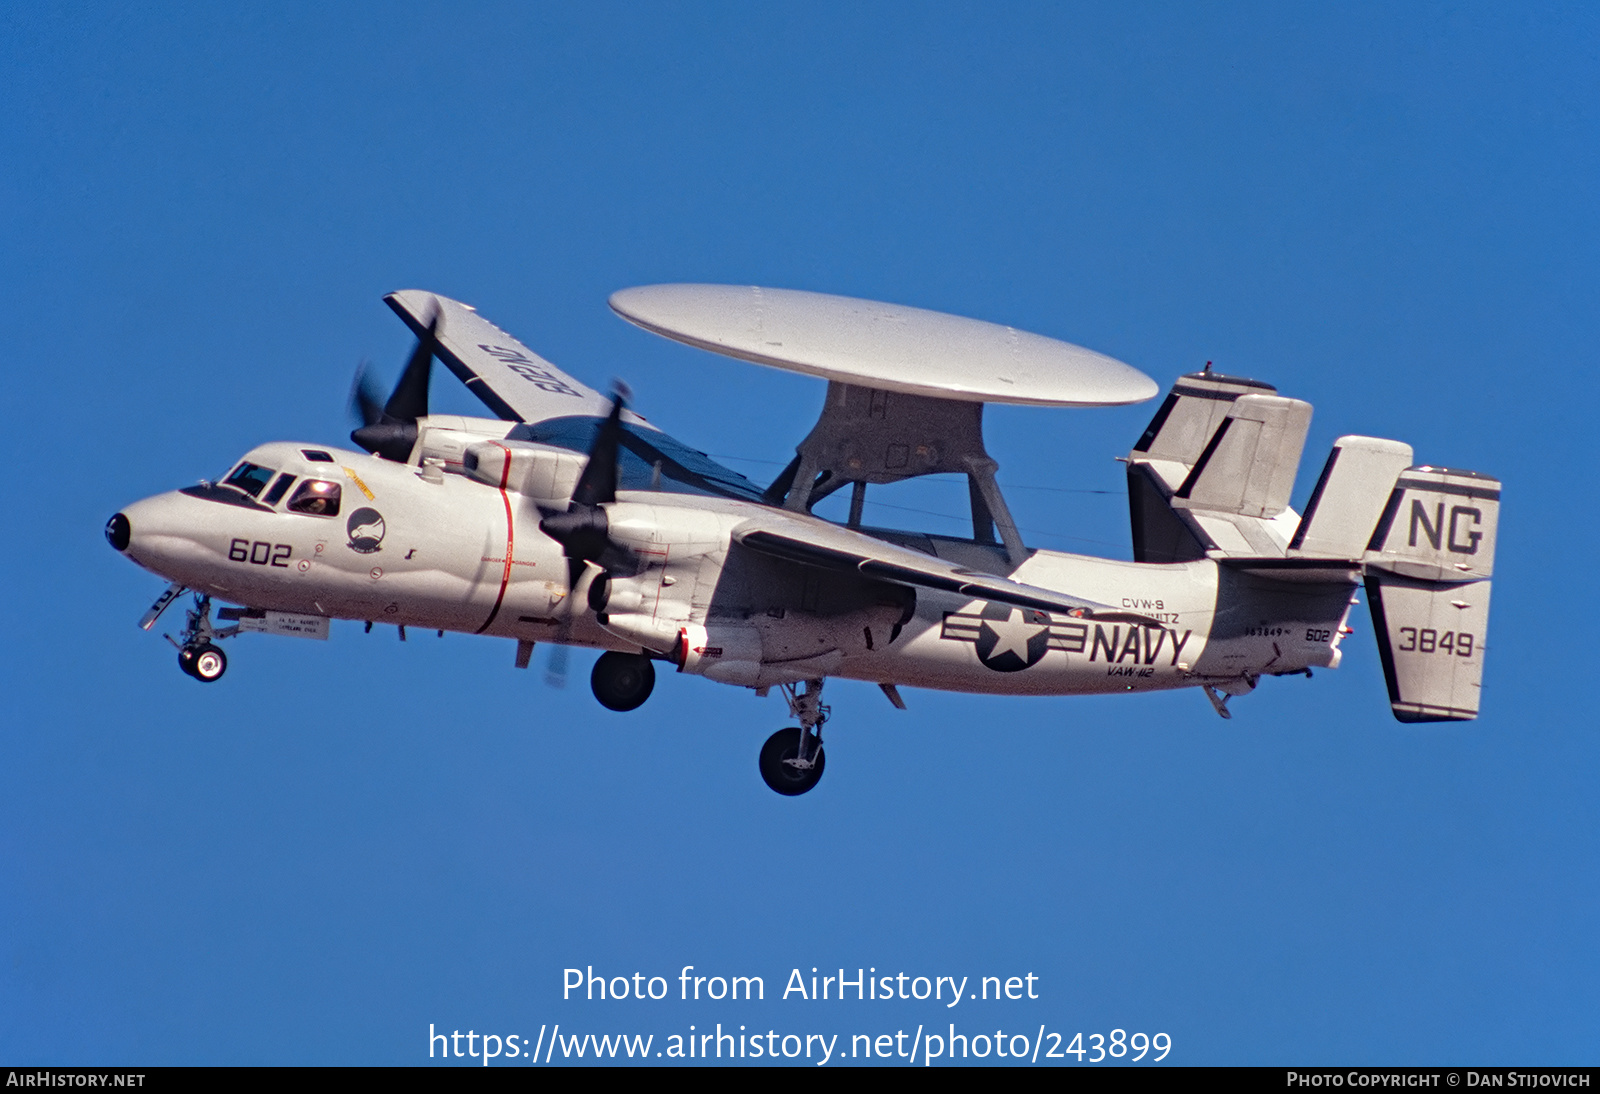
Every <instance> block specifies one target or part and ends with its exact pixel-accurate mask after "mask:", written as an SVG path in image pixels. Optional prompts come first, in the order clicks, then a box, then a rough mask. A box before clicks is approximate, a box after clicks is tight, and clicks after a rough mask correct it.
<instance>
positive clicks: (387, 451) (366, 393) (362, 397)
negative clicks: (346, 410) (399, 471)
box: [350, 308, 439, 463]
mask: <svg viewBox="0 0 1600 1094" xmlns="http://www.w3.org/2000/svg"><path fill="white" fill-rule="evenodd" d="M438 332H439V310H438V308H434V309H433V312H432V314H431V315H430V316H429V317H428V326H427V329H426V330H425V331H424V332H423V333H422V336H421V337H419V338H418V339H417V348H416V349H414V350H412V351H411V360H409V361H407V362H406V368H405V371H404V372H402V373H401V374H400V382H399V383H397V384H395V386H394V391H393V392H391V393H390V395H389V400H388V402H386V403H383V404H382V405H380V404H379V403H378V394H377V390H376V381H375V380H374V379H373V377H372V372H371V369H370V367H369V366H368V365H367V363H366V362H362V364H361V367H360V368H358V369H356V378H355V383H354V384H353V385H352V386H351V389H350V410H351V413H352V414H353V415H354V416H356V417H357V418H359V419H360V421H361V426H360V427H359V428H358V429H356V430H355V431H353V432H352V433H351V434H350V439H351V440H352V441H354V442H356V444H358V445H360V446H361V447H362V448H364V449H366V450H367V451H368V452H372V453H375V454H376V455H379V456H382V457H383V458H384V459H386V460H393V461H394V462H395V463H405V462H406V460H408V459H409V458H410V457H411V450H412V449H413V448H414V447H416V443H417V419H419V418H425V417H427V414H428V380H429V377H430V374H431V372H432V371H433V358H434V355H435V354H436V353H437V352H438V347H439V339H438Z"/></svg>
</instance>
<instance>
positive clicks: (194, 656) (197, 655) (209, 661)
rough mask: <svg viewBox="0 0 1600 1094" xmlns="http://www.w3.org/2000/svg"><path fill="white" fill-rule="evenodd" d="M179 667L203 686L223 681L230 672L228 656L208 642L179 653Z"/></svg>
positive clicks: (189, 647)
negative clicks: (224, 675) (226, 673)
mask: <svg viewBox="0 0 1600 1094" xmlns="http://www.w3.org/2000/svg"><path fill="white" fill-rule="evenodd" d="M178 667H179V668H180V669H182V670H183V671H184V672H186V673H188V674H189V675H190V676H193V677H194V678H195V679H196V680H199V681H200V682H201V683H203V684H209V683H212V682H213V681H216V680H220V679H222V674H223V673H225V672H227V671H228V655H227V654H225V653H223V652H222V650H221V649H219V648H217V647H216V646H213V645H212V644H211V643H209V642H206V643H203V644H202V645H199V646H185V647H183V649H181V650H179V651H178Z"/></svg>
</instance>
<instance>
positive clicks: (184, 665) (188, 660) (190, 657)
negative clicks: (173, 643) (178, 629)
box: [178, 646, 200, 676]
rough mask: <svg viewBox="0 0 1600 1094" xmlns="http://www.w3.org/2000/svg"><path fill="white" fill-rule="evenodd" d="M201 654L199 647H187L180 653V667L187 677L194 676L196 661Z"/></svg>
mask: <svg viewBox="0 0 1600 1094" xmlns="http://www.w3.org/2000/svg"><path fill="white" fill-rule="evenodd" d="M199 652H200V649H199V647H198V646H185V647H183V648H182V649H181V650H179V651H178V667H179V668H180V669H182V670H183V671H184V674H185V675H187V676H193V675H194V659H195V657H196V655H198V654H199Z"/></svg>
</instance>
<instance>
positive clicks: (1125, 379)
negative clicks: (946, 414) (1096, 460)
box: [611, 285, 1157, 406]
mask: <svg viewBox="0 0 1600 1094" xmlns="http://www.w3.org/2000/svg"><path fill="white" fill-rule="evenodd" d="M611 308H612V310H613V311H615V312H616V313H617V314H618V315H620V316H622V318H624V319H626V320H628V321H629V322H630V323H633V324H635V325H637V326H640V327H643V328H644V329H645V330H648V331H651V332H652V333H655V334H659V335H661V336H663V337H665V338H671V339H673V340H674V341H678V342H683V343H686V344H687V345H691V346H696V347H698V348H700V349H705V350H710V351H711V352H712V353H720V354H723V355H724V356H728V357H736V358H739V359H740V360H744V361H752V362H755V363H756V364H761V365H771V366H773V367H775V368H782V369H789V370H791V371H794V372H804V373H809V374H811V375H813V376H822V377H825V378H827V379H829V380H838V381H840V382H842V383H847V384H859V385H862V386H865V387H874V388H882V389H885V390H888V391H902V392H906V393H909V394H913V395H928V396H934V397H937V398H945V399H960V400H963V401H968V402H981V403H1020V404H1026V405H1033V406H1120V405H1123V404H1127V403H1139V402H1143V401H1144V400H1146V399H1149V398H1151V397H1152V396H1153V395H1155V394H1156V390H1157V388H1156V384H1155V381H1153V380H1151V379H1150V377H1148V376H1146V375H1145V374H1144V373H1142V372H1140V371H1139V370H1138V369H1135V368H1133V367H1131V366H1129V365H1125V364H1123V363H1122V362H1121V361H1117V360H1115V359H1113V358H1110V357H1107V356H1105V355H1104V354H1101V353H1096V352H1094V351H1093V350H1089V349H1084V348H1083V347H1082V346H1075V345H1072V344H1071V343H1069V342H1060V341H1057V340H1056V339H1054V338H1045V337H1043V336H1041V335H1037V334H1029V333H1028V332H1026V331H1020V330H1017V329H1015V328H1014V327H1005V326H1001V325H999V324H997V323H985V322H983V321H982V320H978V319H965V318H962V317H961V316H956V315H947V314H945V313H944V312H936V311H927V310H925V309H923V308H911V307H906V306H904V305H901V304H883V303H879V302H877V301H873V300H857V299H854V298H852V297H848V296H831V295H828V294H826V293H814V292H801V291H798V290H795V289H764V288H759V287H756V286H745V285H645V286H641V287H639V288H633V289H623V290H621V291H619V292H616V293H613V294H612V296H611Z"/></svg>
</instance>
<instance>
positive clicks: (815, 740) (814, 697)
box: [760, 680, 828, 798]
mask: <svg viewBox="0 0 1600 1094" xmlns="http://www.w3.org/2000/svg"><path fill="white" fill-rule="evenodd" d="M782 687H783V697H784V698H785V699H786V700H788V703H789V712H790V713H791V714H793V715H794V716H795V717H796V718H797V719H799V721H800V724H799V725H798V726H791V727H789V728H788V729H780V730H778V732H776V733H774V734H773V735H772V736H770V737H768V738H767V743H766V744H764V745H762V746H761V761H760V763H761V778H762V780H763V781H764V782H766V784H767V785H768V786H769V787H771V788H772V789H773V790H775V791H777V792H778V793H779V794H782V795H784V796H785V797H791V798H792V797H794V796H795V795H797V794H804V793H805V792H806V791H808V790H810V789H811V788H812V787H814V786H816V785H817V783H818V782H819V781H820V780H821V779H822V769H823V767H824V766H825V765H826V764H827V755H826V753H824V752H823V751H822V723H823V722H826V721H827V720H828V708H827V707H825V706H823V705H822V681H821V680H807V681H806V682H805V690H804V691H800V690H798V686H797V685H795V684H784V685H782Z"/></svg>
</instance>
